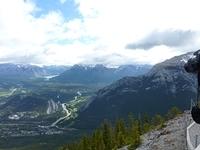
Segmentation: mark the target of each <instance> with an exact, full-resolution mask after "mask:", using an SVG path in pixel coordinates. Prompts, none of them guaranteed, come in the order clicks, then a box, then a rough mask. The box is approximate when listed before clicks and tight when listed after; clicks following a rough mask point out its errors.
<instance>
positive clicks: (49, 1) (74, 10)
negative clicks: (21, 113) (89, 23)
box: [33, 0, 81, 20]
mask: <svg viewBox="0 0 200 150" xmlns="http://www.w3.org/2000/svg"><path fill="white" fill-rule="evenodd" d="M33 2H34V3H35V4H36V5H37V6H38V7H39V8H41V11H38V12H37V13H36V15H38V16H40V15H44V14H47V13H49V12H51V11H58V12H60V13H62V15H63V16H64V18H65V19H66V20H71V19H73V18H81V14H80V12H79V10H78V4H76V3H75V2H74V0H66V1H65V0H63V2H62V0H61V1H59V0H34V1H33Z"/></svg>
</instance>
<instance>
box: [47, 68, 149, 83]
mask: <svg viewBox="0 0 200 150" xmlns="http://www.w3.org/2000/svg"><path fill="white" fill-rule="evenodd" d="M151 67H152V66H150V65H123V66H119V67H117V68H108V67H105V66H103V65H95V66H93V67H91V66H83V65H74V66H72V67H71V68H70V69H68V70H66V71H65V72H63V73H61V74H60V75H59V76H56V77H54V78H52V79H51V81H57V82H61V83H63V82H64V83H78V84H100V83H101V84H110V83H112V82H113V81H117V80H118V79H120V78H122V77H125V76H139V75H142V74H145V73H147V72H148V71H149V70H150V68H151Z"/></svg>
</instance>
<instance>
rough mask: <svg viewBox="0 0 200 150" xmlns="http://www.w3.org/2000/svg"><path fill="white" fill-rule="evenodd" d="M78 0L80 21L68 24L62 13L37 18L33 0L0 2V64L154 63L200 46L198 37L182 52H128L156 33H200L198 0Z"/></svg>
mask: <svg viewBox="0 0 200 150" xmlns="http://www.w3.org/2000/svg"><path fill="white" fill-rule="evenodd" d="M74 1H75V2H76V4H77V5H78V9H79V11H80V13H81V15H82V18H74V19H72V20H70V21H66V20H65V18H64V16H63V14H62V13H61V12H60V11H50V12H49V13H47V14H45V15H41V16H40V17H39V18H38V17H35V16H34V14H35V12H37V11H40V8H38V7H37V5H36V4H34V3H33V2H32V1H30V0H27V1H26V2H25V1H24V0H6V1H3V0H0V61H3V62H5V61H6V60H7V61H9V62H16V61H15V60H14V58H15V57H16V60H18V61H17V62H20V59H26V60H22V61H21V62H27V63H28V62H29V63H40V64H75V63H86V64H88V63H104V64H107V65H118V64H126V63H151V64H154V63H157V62H160V61H162V60H164V59H167V58H170V57H172V56H174V55H178V54H181V53H183V52H186V51H188V50H195V48H197V47H198V42H200V37H199V35H198V36H196V37H195V38H196V39H195V41H196V42H195V43H194V42H192V44H191V45H190V44H189V43H188V44H187V45H183V46H181V45H179V47H178V48H177V47H173V48H172V47H167V46H163V45H160V46H155V47H151V48H150V49H148V50H144V49H126V46H127V44H129V43H133V44H134V43H137V42H138V41H141V40H142V39H146V38H148V37H147V36H148V35H149V34H151V33H152V31H159V32H162V33H165V32H166V31H170V30H173V31H174V30H178V31H193V32H199V31H200V20H199V19H198V17H199V16H198V15H199V14H200V9H199V8H198V6H199V5H198V3H199V2H198V1H197V0H190V1H188V0H168V1H164V0H151V1H146V0H117V1H116V0H84V1H82V0H74ZM60 2H61V3H64V2H65V0H60ZM165 40H166V39H165ZM179 41H180V40H179ZM143 44H144V45H145V43H143ZM175 45H176V44H175ZM13 56H14V57H13ZM31 56H33V58H34V59H30V58H31ZM17 58H19V59H17ZM12 59H13V60H12Z"/></svg>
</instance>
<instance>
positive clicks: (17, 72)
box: [0, 63, 67, 78]
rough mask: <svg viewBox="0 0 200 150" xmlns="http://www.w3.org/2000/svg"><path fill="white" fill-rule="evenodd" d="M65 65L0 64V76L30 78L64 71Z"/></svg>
mask: <svg viewBox="0 0 200 150" xmlns="http://www.w3.org/2000/svg"><path fill="white" fill-rule="evenodd" d="M66 69H67V67H66V66H43V67H39V66H36V65H30V64H11V63H5V64H0V77H1V78H30V77H42V76H46V75H55V74H60V73H62V72H64V71H65V70H66Z"/></svg>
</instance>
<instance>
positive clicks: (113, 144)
mask: <svg viewBox="0 0 200 150" xmlns="http://www.w3.org/2000/svg"><path fill="white" fill-rule="evenodd" d="M180 113H181V111H180V110H179V109H178V108H176V107H173V108H171V109H170V110H169V112H168V113H167V118H165V117H162V116H161V115H159V114H156V115H155V116H154V117H152V118H151V117H149V116H148V115H147V114H144V115H142V117H139V119H136V118H134V117H133V115H131V114H130V115H129V116H128V121H127V123H125V121H124V120H123V119H118V120H117V121H116V122H115V124H114V126H112V125H111V123H110V122H108V121H104V122H103V124H102V126H101V128H99V129H97V130H95V131H94V132H93V134H92V135H91V136H84V137H83V138H82V139H81V140H80V141H79V142H78V143H72V144H69V145H66V146H65V148H63V149H62V150H116V149H118V148H121V147H123V146H125V145H129V147H128V149H129V150H134V149H136V148H137V147H138V146H139V145H140V144H141V138H140V136H141V135H142V134H144V133H146V132H148V131H150V130H152V129H154V128H158V127H159V128H162V127H164V123H165V121H166V120H168V119H170V118H174V117H176V116H177V115H178V114H180Z"/></svg>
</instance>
